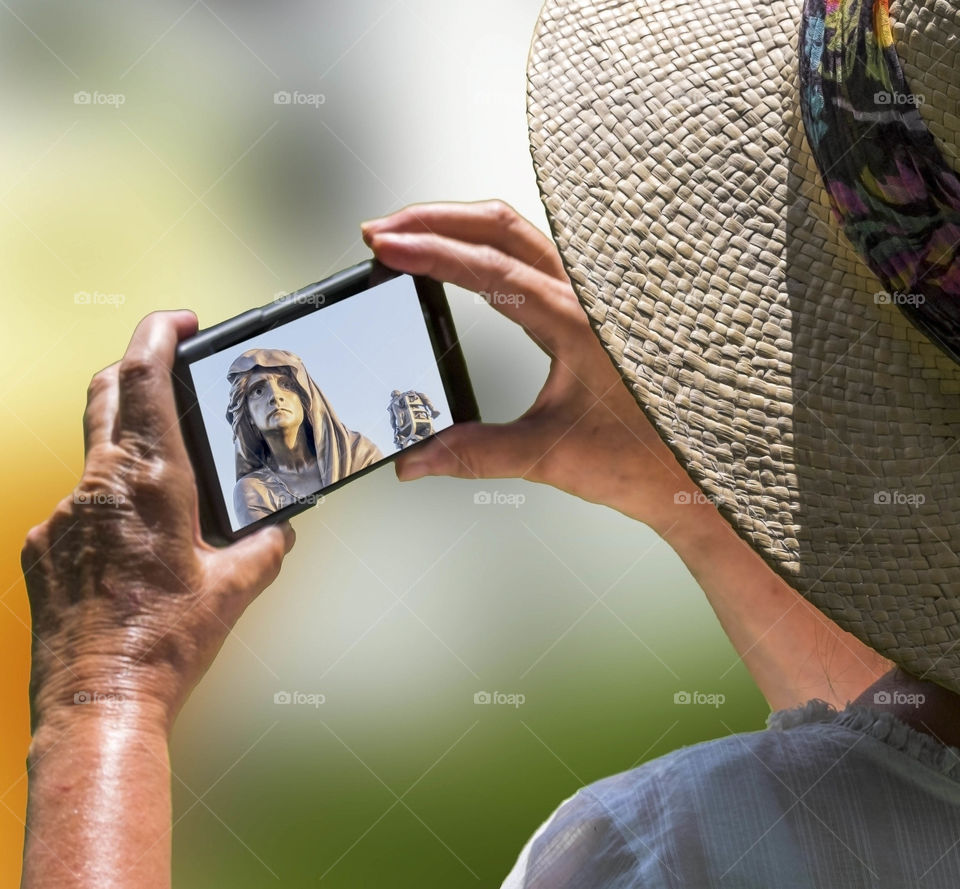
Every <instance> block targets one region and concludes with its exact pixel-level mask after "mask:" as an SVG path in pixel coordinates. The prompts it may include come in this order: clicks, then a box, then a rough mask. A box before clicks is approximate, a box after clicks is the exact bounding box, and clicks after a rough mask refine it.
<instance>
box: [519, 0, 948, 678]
mask: <svg viewBox="0 0 960 889" xmlns="http://www.w3.org/2000/svg"><path fill="white" fill-rule="evenodd" d="M799 15H800V5H799V4H797V3H793V2H790V3H786V2H781V0H774V2H767V3H763V4H756V3H744V2H736V0H704V2H697V3H689V2H684V0H644V2H621V3H611V2H603V3H589V2H584V0H574V2H556V0H548V2H547V3H546V4H545V6H544V8H543V10H542V12H541V16H540V19H539V22H538V24H537V29H536V32H535V35H534V39H533V43H532V46H531V53H530V59H529V67H528V106H527V112H528V123H529V132H530V144H531V153H532V156H533V161H534V168H535V172H536V176H537V181H538V185H539V188H540V191H541V196H542V200H543V203H544V207H545V209H546V211H547V216H548V219H549V223H550V228H551V231H552V234H553V237H554V239H555V241H556V243H557V246H558V247H559V250H560V254H561V257H562V259H563V262H564V266H565V268H566V270H567V272H568V274H569V276H570V279H571V282H572V283H573V287H574V290H575V291H576V293H577V296H578V298H579V300H580V302H581V304H582V306H583V307H584V309H585V311H586V312H587V314H588V316H589V318H590V321H591V325H592V326H593V328H594V330H595V332H596V333H597V335H598V336H599V338H600V340H601V342H602V343H603V345H604V347H605V348H606V350H607V352H608V353H609V355H610V357H611V359H612V360H613V362H614V364H615V365H616V366H617V368H618V370H619V371H620V373H621V375H622V377H623V379H624V382H625V383H626V384H627V386H628V387H629V389H630V391H631V392H632V393H633V395H634V396H635V398H636V400H637V402H638V404H639V405H640V406H641V408H643V410H644V411H645V412H646V414H647V416H648V417H649V418H650V420H651V421H652V423H653V424H654V426H655V427H656V429H657V431H658V432H659V434H660V435H661V437H662V438H663V439H664V441H665V442H666V443H667V444H668V445H669V446H670V447H671V449H672V450H673V452H674V453H675V454H676V455H677V457H678V459H679V460H680V461H681V463H682V465H683V466H684V467H685V468H686V469H687V471H688V472H689V474H690V475H691V477H692V478H693V479H694V481H696V482H697V483H698V484H699V485H700V487H701V488H702V490H703V491H704V493H705V494H706V495H708V496H710V497H711V498H713V499H714V501H715V502H716V503H717V505H718V508H719V510H720V512H721V513H722V514H723V515H724V516H725V517H726V518H727V519H728V520H729V521H730V522H731V524H732V525H733V527H734V528H735V529H736V530H737V532H738V533H739V534H740V535H741V536H742V537H743V538H744V539H745V540H747V542H748V543H750V544H751V545H752V546H753V547H754V548H755V549H756V550H757V552H759V553H760V555H761V556H762V557H763V558H764V559H765V561H766V562H767V563H768V564H769V565H770V566H771V567H772V568H773V569H774V570H775V571H776V572H777V573H778V574H779V575H780V576H782V577H783V578H784V579H786V580H787V581H788V582H789V583H790V584H791V585H792V586H794V587H795V588H796V589H797V590H799V591H800V592H801V593H802V594H803V595H804V596H805V597H806V598H807V599H809V600H810V601H811V602H812V603H813V604H814V605H816V606H817V607H818V608H819V609H820V610H821V611H823V612H824V613H825V614H826V615H827V616H828V617H830V618H831V619H833V620H834V621H835V622H836V623H838V624H839V625H840V626H841V627H843V628H844V629H846V630H849V631H850V632H851V633H853V634H854V635H856V636H857V637H858V638H859V639H861V640H862V641H864V642H865V643H867V644H868V645H870V646H871V647H872V648H874V649H875V650H877V651H878V652H880V653H881V654H883V655H885V656H887V657H889V658H891V659H892V660H894V661H896V662H897V663H899V664H901V665H902V666H904V667H905V668H906V669H907V670H909V671H910V672H912V673H914V674H916V675H919V676H923V677H925V678H928V679H932V680H934V681H937V682H939V683H941V684H942V685H945V686H947V687H948V688H951V689H953V690H954V691H958V692H960V596H958V586H957V581H958V578H960V570H958V569H960V559H958V557H957V553H958V552H960V509H958V506H960V499H958V498H957V497H956V496H955V493H954V492H955V491H956V490H957V488H956V485H957V483H958V482H960V447H958V446H957V432H958V430H960V368H958V366H957V365H955V364H954V363H953V362H952V361H950V360H949V359H948V358H947V357H946V356H944V355H943V353H942V352H940V350H939V349H937V347H936V346H934V345H933V344H932V343H931V342H930V341H929V340H928V339H927V338H925V337H924V336H923V334H921V333H920V332H919V331H917V330H916V329H915V328H914V327H912V326H911V325H910V324H909V323H908V322H907V321H906V320H905V319H904V318H903V317H902V315H901V314H900V312H899V310H898V309H897V308H896V307H895V306H893V305H889V304H878V302H877V294H878V291H879V290H880V289H881V288H880V284H879V282H878V281H877V280H876V279H875V278H874V277H873V275H872V274H871V272H870V271H869V270H868V269H867V268H866V266H864V265H863V263H862V262H861V261H860V260H859V258H858V257H857V256H856V255H855V254H854V253H853V251H852V249H851V248H850V246H849V244H848V243H847V242H846V241H845V240H844V238H843V236H842V234H841V233H840V232H839V230H838V228H837V226H836V225H835V223H834V221H833V219H832V217H831V215H830V211H829V206H828V203H827V198H826V194H825V192H824V190H823V187H822V184H821V182H820V179H819V176H818V173H817V170H816V167H815V164H814V162H813V159H812V157H811V156H810V153H809V150H808V147H807V144H806V141H805V138H804V134H803V132H802V125H801V121H800V110H799V103H798V98H797V76H796V41H797V35H798V32H799ZM905 16H906V13H905ZM927 24H929V23H927ZM925 37H926V38H927V39H928V40H929V41H932V42H933V43H934V45H935V44H936V41H937V39H942V37H941V38H938V37H937V35H936V33H935V32H934V33H933V34H926V32H924V34H921V35H920V36H919V37H918V38H916V40H917V42H918V44H919V45H923V39H924V38H925ZM904 67H905V70H906V71H907V72H908V74H910V73H911V72H912V73H914V74H916V73H917V70H916V68H915V67H914V66H913V65H912V63H911V61H910V60H909V59H908V60H907V63H906V64H905V66H904ZM943 123H944V117H943V115H942V114H941V115H940V116H939V118H938V123H937V128H932V129H934V132H935V135H938V136H939V135H940V134H943V133H944V132H945V131H946V130H945V129H944V126H943ZM947 129H949V128H947ZM938 130H939V133H938ZM954 135H956V134H954ZM947 154H948V156H950V152H947Z"/></svg>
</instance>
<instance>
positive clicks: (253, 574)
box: [215, 522, 297, 626]
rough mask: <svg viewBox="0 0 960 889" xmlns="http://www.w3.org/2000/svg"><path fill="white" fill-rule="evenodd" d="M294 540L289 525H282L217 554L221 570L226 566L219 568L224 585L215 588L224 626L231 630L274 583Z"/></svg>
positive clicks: (252, 535)
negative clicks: (220, 590)
mask: <svg viewBox="0 0 960 889" xmlns="http://www.w3.org/2000/svg"><path fill="white" fill-rule="evenodd" d="M296 539H297V535H296V533H295V532H294V530H293V528H292V527H291V526H290V523H289V522H281V523H280V524H278V525H271V526H270V527H267V528H263V529H261V530H260V531H257V532H256V533H255V534H251V535H250V536H249V537H244V538H241V539H240V540H238V541H237V542H236V543H233V544H231V545H230V546H228V547H227V548H226V549H223V550H220V551H218V552H217V553H216V556H215V558H216V559H217V560H218V561H219V562H220V563H221V566H223V565H226V566H227V567H226V568H225V569H223V568H222V567H221V568H220V570H225V571H226V582H225V583H222V584H218V587H219V588H220V589H222V591H223V593H222V596H221V601H220V602H219V603H218V604H219V607H218V611H220V616H221V618H222V619H223V621H224V623H226V624H227V625H228V626H233V624H234V623H235V622H236V621H237V619H238V618H239V617H240V615H241V614H243V612H244V610H245V609H246V607H247V606H248V605H249V604H250V603H251V602H252V601H253V600H254V599H256V598H257V596H259V595H260V593H262V592H263V591H264V590H265V589H266V588H267V587H268V586H270V584H271V583H273V582H274V581H275V580H276V579H277V575H279V573H280V568H281V566H282V565H283V560H284V557H285V556H286V554H287V553H288V552H290V550H291V549H292V548H293V544H294V543H295V542H296Z"/></svg>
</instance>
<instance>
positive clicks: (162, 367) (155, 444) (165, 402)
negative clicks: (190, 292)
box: [117, 311, 197, 453]
mask: <svg viewBox="0 0 960 889" xmlns="http://www.w3.org/2000/svg"><path fill="white" fill-rule="evenodd" d="M196 331H197V317H196V315H194V314H193V312H186V311H182V312H153V313H152V314H150V315H147V317H146V318H144V319H143V320H142V321H141V322H140V323H139V324H138V325H137V329H136V330H135V331H134V333H133V338H132V339H131V340H130V345H129V346H128V347H127V351H126V353H125V354H124V356H123V358H122V359H121V361H120V365H119V368H118V371H117V377H118V389H119V408H118V414H117V437H118V439H119V440H126V441H129V442H132V443H133V444H134V445H135V446H136V447H137V448H138V449H139V450H140V451H141V452H143V453H148V452H152V451H154V450H158V451H160V452H167V453H171V452H174V451H180V450H182V448H183V440H182V438H181V436H180V430H179V426H178V418H177V409H176V404H175V402H174V397H173V383H172V381H171V378H170V371H171V368H172V367H173V359H174V355H175V353H176V348H177V343H178V342H180V340H182V339H185V338H186V337H188V336H192V335H193V334H194V333H196Z"/></svg>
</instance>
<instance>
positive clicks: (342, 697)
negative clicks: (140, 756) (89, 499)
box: [0, 0, 767, 889]
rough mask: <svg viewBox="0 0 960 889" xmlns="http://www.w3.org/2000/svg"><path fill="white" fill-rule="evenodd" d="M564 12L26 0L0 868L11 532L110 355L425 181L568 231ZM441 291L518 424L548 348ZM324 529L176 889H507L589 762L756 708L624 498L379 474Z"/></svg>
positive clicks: (51, 480)
mask: <svg viewBox="0 0 960 889" xmlns="http://www.w3.org/2000/svg"><path fill="white" fill-rule="evenodd" d="M539 6H540V2H539V0H488V2H486V3H483V4H474V3H463V2H458V0H443V2H441V0H396V2H388V0H355V2H352V3H350V4H345V3H337V4H334V3H330V2H311V3H308V2H300V3H296V2H282V3H272V4H265V3H250V2H232V3H226V2H224V0H209V2H208V0H196V2H190V0H179V2H176V3H173V2H154V3H150V4H137V5H133V4H129V3H121V2H103V0H93V2H86V3H82V4H77V3H72V2H71V3H67V2H41V0H31V2H27V0H0V22H2V28H0V66H2V67H3V77H2V78H0V101H2V107H3V112H4V119H5V121H6V136H5V138H4V139H3V141H2V143H0V151H2V153H3V154H2V160H0V225H2V232H3V239H2V244H3V254H2V257H3V258H2V262H0V276H2V292H3V306H4V311H5V314H6V315H7V319H6V323H5V324H4V325H3V327H4V330H5V332H4V334H3V346H4V352H5V355H7V356H8V361H9V357H12V361H9V366H10V367H11V368H12V378H10V377H8V379H7V384H6V385H5V386H4V387H2V395H0V416H2V422H3V424H4V429H5V430H6V431H7V433H8V440H9V441H11V443H12V453H11V455H10V459H9V460H8V461H6V465H5V469H4V479H3V483H4V485H5V490H6V491H7V492H8V496H7V502H6V509H5V510H4V515H3V518H2V522H3V526H2V527H3V531H2V533H3V540H4V543H5V553H6V557H5V558H4V560H3V561H4V569H3V570H4V575H3V578H2V591H3V592H2V595H0V604H2V605H3V608H2V609H0V634H2V636H0V642H2V646H0V650H2V655H0V657H2V658H3V659H4V662H3V670H2V671H0V673H2V675H3V693H4V702H5V706H4V708H3V714H4V715H3V719H4V732H3V749H2V762H0V802H2V803H3V806H2V808H0V831H2V833H0V854H2V860H0V884H2V885H15V884H16V882H17V879H18V874H19V868H20V854H21V847H22V834H23V807H24V802H25V792H26V782H25V778H24V774H23V766H24V757H25V755H26V749H27V744H28V742H29V735H28V731H29V723H28V709H27V694H26V681H27V675H28V668H29V629H28V626H29V610H28V608H27V604H26V597H25V594H24V589H23V584H22V580H21V579H20V576H19V564H18V553H19V548H20V544H21V542H22V539H23V536H24V534H25V532H26V530H27V529H28V528H29V527H30V525H32V524H34V523H36V522H38V521H40V520H41V519H42V518H44V517H45V516H46V514H47V513H48V512H49V511H50V510H51V508H52V507H53V505H54V504H55V502H56V501H57V500H58V499H59V498H60V497H62V496H63V495H64V494H66V493H67V492H69V490H70V489H71V488H72V487H73V486H74V484H75V483H76V481H77V478H78V476H79V473H80V470H81V466H82V452H81V435H80V415H81V412H82V407H83V403H84V395H85V389H86V385H87V382H88V380H89V377H90V376H91V375H92V374H93V373H94V372H95V371H96V370H97V369H99V368H101V367H103V366H104V365H106V364H108V363H110V362H112V361H113V360H115V359H116V358H117V357H118V356H119V354H120V353H121V352H122V350H123V348H124V347H125V345H126V342H127V340H128V338H129V336H130V333H131V331H132V329H133V327H134V325H135V324H136V322H137V320H138V319H139V318H140V317H141V316H142V315H144V314H145V313H147V312H149V311H151V310H154V309H159V308H173V307H190V308H193V309H194V310H195V311H196V312H197V313H198V315H199V316H200V322H201V325H203V326H207V325H210V324H213V323H215V322H217V321H219V320H221V319H223V318H225V317H227V316H229V315H233V314H235V313H237V312H240V311H242V310H244V309H247V308H250V307H252V306H254V305H257V304H259V303H262V302H265V301H267V300H269V299H271V298H273V297H274V296H275V295H276V294H278V293H282V292H286V291H289V290H292V289H294V288H297V287H300V286H302V285H304V284H306V283H309V282H311V281H315V280H318V279H320V278H322V277H324V276H326V275H328V274H330V273H331V272H334V271H336V270H337V269H340V268H343V267H345V266H347V265H350V264H352V263H354V262H357V261H359V260H361V259H364V258H365V257H366V256H367V255H368V252H367V250H366V248H365V247H364V245H363V243H362V241H361V239H360V236H359V227H358V225H359V222H360V221H361V220H363V219H366V218H369V217H373V216H378V215H383V214H384V213H387V212H389V211H392V210H395V209H397V208H399V207H401V206H403V205H405V204H408V203H412V202H419V201H425V200H462V201H468V200H479V199H484V198H490V197H501V198H503V199H505V200H507V201H508V202H510V203H511V204H512V205H513V206H514V207H516V208H517V209H518V210H519V211H520V212H521V213H522V214H523V215H525V216H527V217H528V218H530V219H532V220H533V221H534V223H535V224H537V225H538V226H540V227H541V228H542V229H544V230H546V220H545V217H544V213H543V209H542V206H541V204H540V201H539V197H538V193H537V189H536V183H535V179H534V174H533V170H532V166H531V163H530V156H529V151H528V148H527V134H526V119H525V64H526V57H527V51H528V47H529V42H530V38H531V35H532V32H533V28H534V24H535V22H536V18H537V14H538V12H539ZM278 92H281V93H282V92H288V93H291V94H293V93H295V92H299V93H300V94H302V95H309V96H318V97H319V96H322V101H321V99H320V98H315V99H312V100H311V102H312V103H311V102H305V103H302V104H297V103H293V102H291V103H290V104H277V103H276V102H275V99H274V97H275V94H276V93H278ZM77 94H80V95H79V96H78V95H77ZM84 94H89V97H90V101H89V102H85V101H84ZM448 292H449V295H450V298H451V302H452V305H453V312H454V316H455V319H456V323H457V325H458V328H459V330H460V333H461V339H462V341H463V345H464V351H465V354H466V358H467V362H468V365H469V366H470V368H471V372H472V377H473V382H474V387H475V390H476V394H477V398H478V401H479V404H480V408H481V411H482V413H483V415H484V417H485V419H487V420H490V421H495V422H502V421H507V420H510V419H512V418H513V417H515V416H517V415H519V414H520V413H522V412H523V411H524V410H525V409H526V407H527V406H528V405H529V404H530V402H531V401H532V399H533V398H534V396H535V395H536V393H537V391H538V389H539V387H540V385H541V383H542V382H543V379H544V378H545V375H546V372H547V360H546V358H545V357H544V356H543V354H542V353H541V352H540V351H539V350H538V349H537V348H536V347H535V346H534V345H533V344H532V343H531V342H530V341H529V340H528V339H527V338H526V337H525V336H524V334H523V333H522V331H520V330H519V329H517V328H514V327H513V326H512V325H511V323H510V322H508V321H506V320H505V319H504V318H503V317H501V316H499V315H498V314H497V313H496V312H495V311H494V310H493V309H491V308H490V307H489V306H487V305H485V304H482V303H478V302H477V301H475V300H474V298H473V296H472V295H471V294H469V293H466V292H464V291H461V290H458V289H456V288H453V287H448ZM78 294H79V296H78ZM85 294H89V297H87V296H85ZM480 491H487V492H494V491H497V492H501V493H509V494H522V495H523V496H524V497H525V500H524V502H523V503H521V504H520V505H519V506H511V505H503V504H499V505H498V504H490V505H480V504H475V502H474V495H475V494H476V493H478V492H480ZM295 526H296V528H297V532H298V538H299V539H298V544H297V547H296V549H295V550H294V552H293V553H292V555H291V556H290V557H289V558H288V560H287V563H286V567H285V568H284V572H283V574H282V576H281V578H280V579H279V580H278V581H277V583H275V584H274V586H273V587H272V588H271V589H269V590H268V591H267V592H266V593H265V594H264V595H263V596H262V597H261V598H260V599H259V600H258V601H257V602H256V603H255V604H254V605H253V606H252V607H251V608H250V610H249V611H248V613H247V614H246V615H245V616H244V617H243V619H242V620H241V621H240V623H239V624H238V626H237V629H236V632H235V633H234V634H233V636H232V637H231V638H230V639H229V640H228V642H227V644H226V646H225V647H224V650H223V652H222V654H221V656H220V658H219V659H218V661H217V662H216V664H215V665H214V667H213V669H212V670H211V671H210V673H209V674H208V676H207V677H206V679H205V680H204V681H203V682H202V684H201V685H200V686H199V687H198V688H197V690H196V692H195V693H194V695H193V697H192V698H191V700H190V701H189V703H188V704H187V706H186V709H185V710H184V711H183V713H182V715H181V717H180V719H179V721H178V723H177V726H176V730H175V734H174V738H173V742H172V764H173V770H174V773H175V776H174V779H173V788H174V804H175V816H174V817H175V827H174V834H173V836H174V883H175V885H176V886H177V887H178V889H193V887H198V889H199V887H208V886H211V885H229V886H232V887H247V886H250V887H253V886H257V887H260V886H267V885H275V884H279V885H283V886H316V885H323V886H329V887H341V886H342V887H356V886H362V885H370V884H373V883H383V882H389V883H390V884H391V885H393V886H396V887H406V886H411V887H412V886H422V885H424V884H430V885H444V886H449V887H458V886H476V885H481V884H482V885H492V886H497V885H499V883H500V881H501V880H502V879H503V877H504V876H505V875H506V873H507V872H508V871H509V869H510V867H511V866H512V864H513V862H514V860H515V858H516V856H517V854H518V853H519V851H520V849H521V847H522V846H523V844H524V843H525V842H526V840H527V838H528V837H529V836H530V834H531V833H532V832H533V831H534V830H535V829H536V828H537V826H538V825H539V824H540V823H541V822H542V821H543V820H544V819H545V818H546V817H547V816H548V815H549V813H550V812H551V811H552V810H553V809H554V807H555V806H556V805H557V804H558V803H559V802H560V801H561V800H563V799H564V798H566V797H567V796H569V795H570V794H572V793H573V792H574V791H575V790H576V789H577V788H578V787H580V786H581V785H582V784H584V783H586V782H589V781H593V780H595V779H597V778H600V777H602V776H605V775H608V774H612V773H614V772H618V771H622V770H624V769H629V768H631V767H633V766H634V765H636V764H638V763H640V762H642V761H644V760H647V759H650V758H652V757H655V756H658V755H661V754H663V753H666V752H668V751H670V750H672V749H675V748H677V747H679V746H681V745H683V744H689V743H694V742H697V741H701V740H705V739H709V738H714V737H718V736H721V735H725V734H728V733H729V732H730V731H742V730H752V729H758V728H761V727H762V725H763V720H764V718H765V716H766V713H767V707H766V705H765V703H764V701H763V699H762V697H761V696H760V694H759V692H758V691H757V690H756V689H755V687H754V686H753V684H752V682H751V681H750V680H749V678H748V676H747V674H746V671H745V669H744V668H743V667H742V665H740V664H738V663H737V661H736V656H735V654H734V652H733V650H732V648H731V647H730V645H729V644H728V642H727V641H726V639H725V637H724V636H723V634H722V632H721V630H720V628H719V626H718V624H717V623H716V621H715V619H714V616H713V613H712V611H711V610H710V608H709V606H708V605H707V604H706V602H705V600H704V598H703V596H702V594H701V593H700V592H699V590H698V588H697V586H696V584H695V583H694V581H693V580H692V578H691V577H690V575H689V574H688V572H687V571H686V569H685V568H684V566H683V564H682V563H681V562H680V561H679V560H678V559H677V557H676V556H675V555H674V553H673V552H672V551H671V550H670V549H669V548H668V547H667V546H666V545H665V544H664V543H662V542H661V541H659V540H658V538H657V537H656V535H654V534H653V533H652V532H651V531H650V530H649V529H647V528H646V527H644V526H641V525H639V524H637V523H636V522H633V521H631V520H629V519H627V518H625V517H624V516H622V515H620V514H619V513H615V512H613V511H612V510H609V509H605V508H602V507H598V506H594V505H591V504H587V503H584V502H581V501H578V500H576V499H574V498H572V497H569V496H567V495H564V494H562V493H560V492H558V491H554V490H551V489H548V488H545V487H542V486H538V485H533V484H529V483H526V482H522V481H518V480H497V481H488V482H470V481H464V480H454V479H436V478H432V479H424V480H421V481H417V482H412V483H409V484H401V483H399V482H398V481H397V480H396V478H395V476H394V473H393V471H392V469H384V470H380V471H379V472H376V473H373V474H371V475H368V476H366V477H365V478H363V479H360V480H358V481H357V482H355V483H354V484H352V485H350V486H348V487H347V488H345V489H343V490H342V491H341V492H338V493H337V494H335V495H333V496H331V497H329V498H327V500H326V502H325V503H324V504H322V505H321V506H319V507H317V508H315V509H314V510H312V511H310V512H308V513H306V514H304V515H303V516H301V517H299V518H298V519H296V520H295ZM683 690H687V691H693V690H699V691H704V692H720V693H722V694H724V695H725V696H726V703H725V704H724V705H723V706H721V707H718V708H714V707H709V706H695V705H689V706H683V705H677V704H675V703H674V695H675V694H676V693H677V692H678V691H683ZM483 691H486V692H490V693H492V692H495V691H497V692H502V693H507V694H514V695H523V696H524V702H523V703H522V704H521V705H519V706H511V705H509V704H496V703H491V704H477V703H475V695H476V694H477V693H478V692H483ZM283 692H289V693H293V692H299V693H301V695H314V696H321V695H322V696H323V703H322V704H317V705H311V704H309V703H299V704H298V703H290V704H282V703H275V700H274V698H275V695H277V694H278V693H283ZM315 700H319V698H315Z"/></svg>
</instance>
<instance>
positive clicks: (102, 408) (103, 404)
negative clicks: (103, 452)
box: [83, 362, 120, 454]
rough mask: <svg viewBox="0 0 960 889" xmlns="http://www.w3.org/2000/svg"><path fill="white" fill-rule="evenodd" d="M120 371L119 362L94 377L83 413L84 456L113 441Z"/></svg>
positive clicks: (88, 390)
mask: <svg viewBox="0 0 960 889" xmlns="http://www.w3.org/2000/svg"><path fill="white" fill-rule="evenodd" d="M119 370H120V363H119V362H114V363H113V364H111V365H110V366H109V367H105V368H104V369H103V370H101V371H100V372H99V373H97V374H95V375H94V377H93V379H92V380H91V381H90V385H89V387H88V388H87V406H86V409H85V410H84V412H83V451H84V454H89V453H90V451H91V450H93V448H95V447H96V446H97V445H101V444H106V443H108V442H110V441H112V440H113V432H114V427H115V425H116V422H117V406H118V404H119V382H118V371H119Z"/></svg>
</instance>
